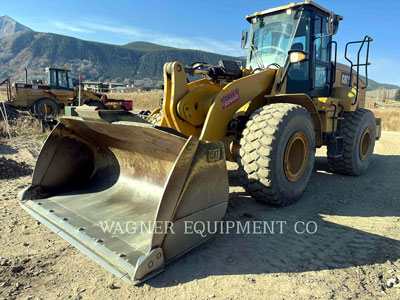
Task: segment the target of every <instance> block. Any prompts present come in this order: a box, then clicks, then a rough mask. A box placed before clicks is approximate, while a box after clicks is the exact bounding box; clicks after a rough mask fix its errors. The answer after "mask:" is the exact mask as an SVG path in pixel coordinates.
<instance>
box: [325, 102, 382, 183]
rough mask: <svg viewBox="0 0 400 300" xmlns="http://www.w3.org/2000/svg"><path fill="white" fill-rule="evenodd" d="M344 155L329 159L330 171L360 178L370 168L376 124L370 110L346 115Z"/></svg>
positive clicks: (359, 109) (343, 130)
mask: <svg viewBox="0 0 400 300" xmlns="http://www.w3.org/2000/svg"><path fill="white" fill-rule="evenodd" d="M342 134H343V144H344V153H343V155H342V156H341V157H338V158H332V157H328V164H329V167H330V169H332V170H333V171H334V172H336V173H340V174H345V175H352V176H358V175H361V174H363V173H365V171H366V170H367V168H368V165H369V163H370V161H371V157H372V153H373V152H374V146H375V139H376V123H375V118H374V115H373V113H372V112H371V111H370V110H367V109H363V108H358V109H357V110H356V111H354V112H347V113H345V114H344V120H343V122H342Z"/></svg>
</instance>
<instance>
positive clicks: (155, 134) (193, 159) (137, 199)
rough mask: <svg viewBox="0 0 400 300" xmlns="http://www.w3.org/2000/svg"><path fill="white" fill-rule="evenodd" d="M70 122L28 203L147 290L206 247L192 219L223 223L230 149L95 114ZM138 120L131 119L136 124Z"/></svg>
mask: <svg viewBox="0 0 400 300" xmlns="http://www.w3.org/2000/svg"><path fill="white" fill-rule="evenodd" d="M78 113H79V115H80V117H68V118H62V119H61V122H60V124H59V125H58V126H57V127H56V128H55V129H54V130H53V131H52V133H51V134H50V136H49V137H48V139H47V140H46V142H45V144H44V146H43V148H42V150H41V152H40V155H39V157H38V160H37V163H36V166H35V170H34V174H33V178H32V184H31V186H30V187H28V188H27V189H26V190H24V191H22V192H21V193H20V194H19V197H20V199H21V206H22V207H23V208H24V209H25V210H27V211H28V212H29V213H30V214H31V215H32V216H33V217H35V218H36V219H37V220H39V221H40V222H41V223H43V224H44V225H46V226H47V227H49V228H50V229H51V230H53V231H54V232H56V233H57V234H58V235H60V236H61V237H62V238H64V239H65V240H66V241H68V242H69V243H71V244H72V245H74V246H75V247H76V248H78V249H79V250H81V251H82V252H83V253H85V254H86V255H87V256H89V257H90V258H91V259H93V260H94V261H96V262H97V263H99V264H100V265H102V266H103V267H104V268H106V269H108V270H109V271H111V272H112V273H113V274H115V275H116V276H118V277H119V278H122V279H124V280H125V281H128V282H132V283H134V284H137V283H139V282H141V281H143V280H146V279H148V278H150V277H151V276H154V275H155V274H157V273H159V272H160V271H161V270H162V268H163V266H164V265H165V264H166V263H168V262H170V261H172V260H173V259H174V258H176V257H178V256H179V255H181V254H183V253H185V252H186V251H188V250H190V249H191V248H193V247H195V246H196V245H198V244H200V243H201V242H203V241H204V239H205V237H201V236H200V235H197V234H185V228H184V223H185V222H186V221H188V220H189V221H218V220H220V219H221V218H222V217H223V216H224V214H225V211H226V207H227V201H228V176H227V170H226V164H225V153H224V147H223V144H222V143H221V142H213V143H206V142H203V141H199V140H198V139H197V138H196V137H193V136H191V137H183V136H182V135H179V134H176V133H174V132H171V131H170V130H166V129H164V128H160V127H155V126H153V125H151V124H148V123H143V121H141V120H140V121H137V122H136V121H135V120H133V121H132V120H127V119H126V118H125V120H121V118H119V117H118V112H114V116H112V114H113V113H112V112H111V113H110V112H107V118H104V117H103V116H102V115H101V112H99V111H94V110H93V109H90V110H85V111H84V112H79V111H78ZM129 118H130V117H129Z"/></svg>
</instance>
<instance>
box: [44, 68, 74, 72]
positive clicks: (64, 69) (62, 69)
mask: <svg viewBox="0 0 400 300" xmlns="http://www.w3.org/2000/svg"><path fill="white" fill-rule="evenodd" d="M45 70H46V71H48V70H61V71H67V72H71V70H70V69H66V68H57V67H46V68H45Z"/></svg>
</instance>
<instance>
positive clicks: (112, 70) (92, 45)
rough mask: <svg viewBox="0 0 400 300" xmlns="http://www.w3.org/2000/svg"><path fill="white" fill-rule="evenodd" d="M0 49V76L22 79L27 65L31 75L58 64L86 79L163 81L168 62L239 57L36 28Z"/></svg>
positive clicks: (3, 42)
mask: <svg viewBox="0 0 400 300" xmlns="http://www.w3.org/2000/svg"><path fill="white" fill-rule="evenodd" d="M0 49H2V50H1V51H0V78H3V77H12V78H16V77H21V78H22V77H23V74H24V68H28V70H29V74H30V76H32V77H34V76H36V77H40V75H43V68H44V67H46V66H57V67H67V68H70V69H72V71H73V72H74V73H75V75H76V74H77V73H78V72H79V71H81V72H82V76H83V78H84V79H85V80H96V81H97V80H99V81H102V80H111V81H119V82H123V81H124V80H125V81H127V80H131V81H132V80H134V79H143V78H149V79H153V80H161V79H162V70H163V66H164V63H165V62H169V61H182V62H183V63H184V64H190V63H192V62H195V61H206V62H208V63H210V64H217V63H218V61H219V60H221V59H230V60H237V58H235V57H230V56H226V55H220V54H215V53H210V52H204V51H198V50H186V49H177V48H172V47H166V46H161V45H156V44H151V43H146V42H135V43H130V44H128V45H124V46H118V45H110V44H104V43H98V42H90V41H84V40H80V39H76V38H72V37H68V36H63V35H59V34H53V33H41V32H34V31H25V32H19V33H16V34H13V35H10V36H6V37H3V38H0Z"/></svg>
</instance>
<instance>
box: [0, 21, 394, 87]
mask: <svg viewBox="0 0 400 300" xmlns="http://www.w3.org/2000/svg"><path fill="white" fill-rule="evenodd" d="M0 49H1V50H0V80H2V79H3V78H7V77H11V79H12V81H16V80H24V78H25V71H24V68H27V69H28V72H29V79H32V78H33V79H39V78H43V77H44V68H45V67H48V66H54V67H65V68H69V69H71V70H72V71H73V76H74V77H76V78H78V74H79V72H82V78H83V80H88V81H89V80H90V81H113V82H124V83H132V82H133V81H136V83H138V81H139V82H141V83H143V82H144V83H145V84H146V85H148V86H152V85H154V84H159V83H161V81H162V72H163V66H164V63H166V62H170V61H181V62H183V63H184V64H191V63H193V62H195V61H204V62H207V63H209V64H218V62H219V61H220V60H221V59H227V60H235V61H244V60H245V57H231V56H226V55H221V54H216V53H211V52H205V51H200V50H191V49H179V48H174V47H169V46H162V45H157V44H153V43H148V42H143V41H138V42H133V43H129V44H126V45H122V46H119V45H111V44H105V43H98V42H91V41H85V40H80V39H77V38H73V37H69V36H64V35H59V34H54V33H43V32H35V31H32V30H31V29H30V28H28V27H26V26H24V25H22V24H20V23H18V22H16V21H15V20H13V19H12V18H10V17H8V16H3V17H0ZM381 86H384V87H385V88H386V89H392V88H398V87H397V86H395V85H389V84H382V83H378V82H376V81H373V80H371V79H369V86H368V90H374V89H377V88H379V87H381Z"/></svg>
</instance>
